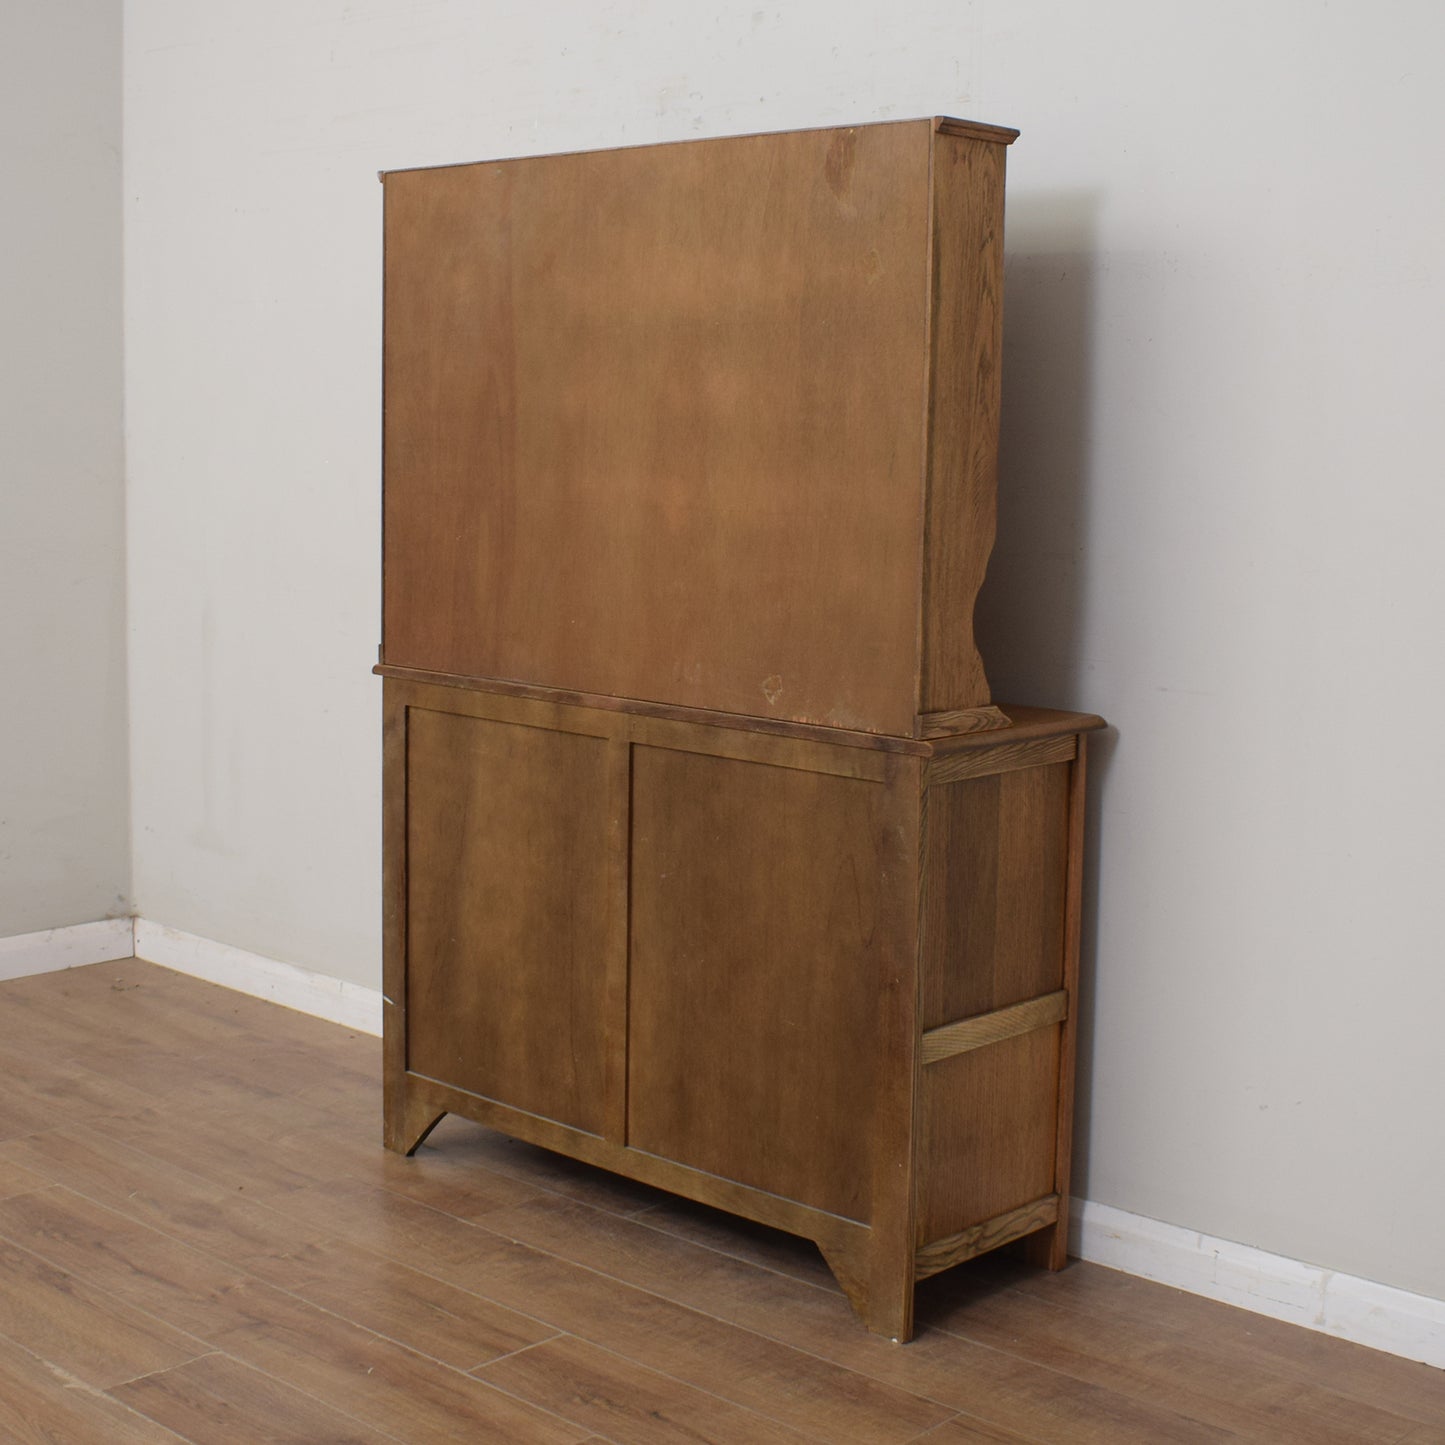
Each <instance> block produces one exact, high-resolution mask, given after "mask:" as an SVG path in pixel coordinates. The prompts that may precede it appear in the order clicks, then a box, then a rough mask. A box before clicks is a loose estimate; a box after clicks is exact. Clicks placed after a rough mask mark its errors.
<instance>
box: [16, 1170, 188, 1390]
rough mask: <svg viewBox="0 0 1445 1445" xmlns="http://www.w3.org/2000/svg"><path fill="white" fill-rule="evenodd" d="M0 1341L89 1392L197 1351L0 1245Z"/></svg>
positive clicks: (169, 1331)
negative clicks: (71, 1377)
mask: <svg viewBox="0 0 1445 1445" xmlns="http://www.w3.org/2000/svg"><path fill="white" fill-rule="evenodd" d="M21 1197H22V1198H25V1197H27V1196H23V1195H22V1196H21ZM0 1336H3V1337H4V1338H5V1339H7V1340H9V1341H10V1342H11V1343H13V1344H17V1345H20V1346H22V1347H23V1348H24V1349H27V1350H29V1351H30V1352H31V1353H32V1354H35V1355H38V1356H39V1357H40V1358H41V1359H43V1360H47V1361H49V1362H50V1363H51V1364H54V1365H56V1366H58V1367H59V1368H61V1369H62V1370H64V1371H66V1373H67V1374H71V1375H74V1376H75V1378H76V1379H78V1380H82V1381H84V1382H85V1383H86V1384H87V1385H93V1386H95V1387H96V1388H97V1389H105V1388H106V1387H107V1386H109V1385H117V1384H120V1383H121V1382H122V1381H124V1380H132V1379H134V1378H135V1377H136V1376H137V1375H146V1374H150V1373H151V1372H152V1371H153V1370H164V1369H168V1368H169V1367H170V1366H172V1365H179V1364H182V1363H184V1362H185V1361H186V1360H193V1359H195V1358H196V1356H197V1355H200V1354H203V1353H204V1347H203V1346H202V1345H201V1344H200V1343H199V1342H198V1341H197V1340H195V1339H193V1338H190V1337H188V1336H187V1335H185V1334H182V1333H181V1332H180V1331H179V1330H176V1329H173V1328H172V1327H171V1326H169V1325H166V1324H162V1323H161V1322H160V1321H158V1320H155V1319H152V1318H150V1317H149V1316H146V1315H143V1314H141V1313H140V1312H139V1311H138V1310H135V1309H132V1308H131V1307H130V1306H129V1305H126V1304H124V1303H123V1302H121V1301H119V1300H116V1299H114V1298H112V1297H111V1296H109V1295H107V1294H105V1293H103V1292H102V1291H100V1290H98V1289H96V1288H95V1287H94V1286H93V1285H91V1284H90V1283H89V1282H87V1281H86V1280H84V1279H79V1278H77V1277H76V1276H75V1275H72V1274H68V1273H67V1272H66V1271H64V1270H61V1269H57V1268H56V1267H55V1266H54V1265H52V1264H49V1263H47V1262H46V1261H44V1260H42V1259H39V1258H37V1257H36V1256H35V1255H33V1254H31V1253H30V1252H29V1251H28V1250H25V1249H21V1248H19V1247H18V1246H16V1245H14V1244H10V1243H7V1242H0Z"/></svg>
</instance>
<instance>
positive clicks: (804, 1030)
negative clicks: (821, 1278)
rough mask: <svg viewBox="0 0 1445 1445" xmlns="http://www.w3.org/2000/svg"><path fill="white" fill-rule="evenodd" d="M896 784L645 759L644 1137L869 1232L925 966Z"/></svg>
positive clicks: (641, 845) (636, 948)
mask: <svg viewBox="0 0 1445 1445" xmlns="http://www.w3.org/2000/svg"><path fill="white" fill-rule="evenodd" d="M897 806H898V804H897V797H896V792H895V790H893V789H891V788H890V787H889V786H888V785H887V784H884V783H875V782H868V781H864V780H861V779H855V778H846V777H840V776H837V775H832V774H827V773H816V772H808V771H801V770H798V769H795V768H786V767H774V766H760V765H758V764H755V763H746V762H741V761H737V760H734V759H730V758H716V757H704V756H700V755H697V754H690V753H683V752H674V751H671V750H668V749H663V748H647V747H638V748H635V749H634V750H633V824H632V828H633V832H632V846H633V868H632V897H633V906H632V925H631V931H632V965H631V989H630V996H631V1040H630V1088H629V1092H628V1109H629V1119H628V1143H629V1144H630V1145H632V1147H634V1148H637V1149H642V1150H646V1151H647V1152H649V1153H653V1154H661V1155H664V1156H666V1157H668V1158H673V1159H678V1160H680V1161H682V1162H683V1163H685V1164H689V1165H692V1166H693V1167H694V1168H698V1169H704V1170H707V1171H708V1172H709V1173H713V1174H720V1175H722V1176H724V1177H725V1178H728V1179H736V1180H739V1181H741V1182H742V1183H744V1184H752V1185H755V1186H757V1187H758V1188H762V1189H767V1190H769V1191H771V1192H774V1193H778V1194H783V1195H785V1196H787V1197H789V1198H792V1199H797V1200H800V1201H802V1202H803V1203H805V1204H808V1205H811V1206H813V1207H815V1208H818V1209H824V1210H828V1211H830V1212H831V1213H834V1214H840V1215H844V1216H846V1217H848V1218H850V1219H858V1220H868V1219H869V1218H870V1217H871V1214H872V1209H873V1198H872V1190H873V1175H874V1172H875V1171H874V1162H875V1160H876V1158H877V1155H878V1152H879V1151H880V1150H881V1149H883V1148H884V1147H885V1144H884V1130H885V1128H886V1124H885V1121H884V1119H883V1118H882V1117H881V1116H882V1113H883V1110H884V1109H885V1108H886V1107H887V1104H886V1101H887V1099H888V1098H889V1097H891V1095H892V1094H893V1093H894V1089H895V1083H896V1080H897V1078H898V1076H899V1073H900V1070H901V1069H903V1068H906V1062H905V1061H904V1060H902V1059H901V1058H900V1056H899V1055H900V1049H899V1041H898V1039H897V1038H896V1037H890V1033H889V1023H888V1018H889V1015H890V1009H889V1007H887V1006H885V1002H884V1001H885V1000H886V999H888V998H889V996H890V995H891V993H892V992H893V991H894V990H895V989H896V988H898V987H899V986H900V984H899V981H900V980H902V979H906V978H907V976H908V972H909V969H910V967H911V959H910V958H909V956H908V953H909V950H910V949H911V946H912V928H911V919H910V916H909V915H910V913H911V910H912V903H913V899H912V896H911V890H909V889H907V888H904V887H900V886H899V885H900V880H902V879H904V878H906V876H907V859H906V852H905V848H906V845H905V843H904V841H903V840H902V838H901V837H900V836H899V835H900V832H901V830H900V829H899V828H897V827H896V826H895V824H896V821H897V820H896V818H895V816H894V810H895V809H896V807H897Z"/></svg>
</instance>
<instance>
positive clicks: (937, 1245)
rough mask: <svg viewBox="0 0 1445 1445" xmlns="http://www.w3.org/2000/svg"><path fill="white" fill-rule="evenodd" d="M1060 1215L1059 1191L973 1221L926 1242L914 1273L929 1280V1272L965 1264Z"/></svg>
mask: <svg viewBox="0 0 1445 1445" xmlns="http://www.w3.org/2000/svg"><path fill="white" fill-rule="evenodd" d="M1058 1217H1059V1196H1058V1195H1057V1194H1049V1195H1046V1196H1045V1197H1044V1198H1042V1199H1035V1200H1032V1201H1030V1202H1029V1203H1028V1204H1021V1205H1019V1207H1018V1208H1017V1209H1011V1210H1009V1211H1008V1212H1007V1213H1006V1214H1000V1215H998V1216H997V1217H996V1218H994V1219H985V1220H982V1221H981V1222H980V1223H978V1224H971V1225H970V1226H969V1227H968V1228H967V1229H962V1230H960V1231H959V1232H958V1233H957V1234H950V1235H945V1236H944V1237H943V1238H941V1239H935V1240H933V1241H932V1243H930V1244H926V1245H924V1246H923V1247H922V1248H920V1249H918V1250H917V1251H915V1253H914V1256H913V1259H914V1266H913V1267H914V1273H915V1275H916V1276H917V1277H918V1278H919V1279H926V1278H927V1277H928V1276H929V1275H933V1274H937V1273H938V1272H939V1271H940V1270H944V1269H948V1268H949V1267H950V1266H952V1265H955V1264H962V1263H963V1261H964V1260H966V1259H973V1258H974V1257H975V1256H977V1255H980V1254H983V1253H984V1252H985V1251H987V1250H990V1249H997V1248H998V1247H999V1246H1000V1245H1001V1244H1008V1243H1009V1242H1010V1241H1012V1240H1015V1239H1018V1238H1020V1237H1021V1236H1023V1235H1026V1234H1032V1233H1033V1232H1034V1231H1035V1230H1037V1229H1042V1228H1043V1227H1044V1226H1045V1225H1048V1224H1053V1223H1054V1221H1055V1220H1057V1219H1058Z"/></svg>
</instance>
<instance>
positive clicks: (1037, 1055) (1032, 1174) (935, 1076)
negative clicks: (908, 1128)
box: [918, 1024, 1059, 1245]
mask: <svg viewBox="0 0 1445 1445" xmlns="http://www.w3.org/2000/svg"><path fill="white" fill-rule="evenodd" d="M1058 1082H1059V1025H1057V1024H1055V1025H1053V1026H1052V1027H1050V1028H1043V1029H1037V1030H1035V1031H1034V1032H1032V1033H1027V1034H1019V1035H1016V1036H1015V1037H1013V1038H1011V1039H1005V1040H1004V1041H1003V1042H1002V1043H996V1044H989V1045H988V1046H987V1047H986V1048H981V1049H974V1050H972V1051H971V1052H969V1053H966V1054H956V1055H954V1057H953V1058H950V1059H945V1060H943V1061H942V1062H941V1063H937V1064H930V1065H929V1066H928V1067H927V1068H926V1069H925V1070H924V1071H923V1085H922V1100H921V1105H922V1118H921V1127H922V1136H923V1148H922V1154H921V1159H920V1165H921V1171H920V1180H919V1210H918V1243H919V1244H920V1245H923V1244H928V1243H930V1242H931V1241H933V1240H936V1239H943V1238H945V1237H947V1236H948V1235H951V1234H957V1233H958V1232H959V1231H961V1230H964V1229H967V1228H968V1227H969V1226H970V1225H973V1224H978V1223H980V1222H981V1221H983V1220H986V1219H992V1218H994V1217H995V1216H996V1215H1000V1214H1004V1213H1006V1212H1007V1211H1009V1210H1012V1209H1017V1208H1018V1207H1019V1206H1020V1205H1023V1204H1027V1203H1029V1202H1031V1201H1033V1200H1036V1199H1038V1198H1040V1197H1041V1196H1043V1195H1046V1194H1050V1193H1052V1191H1053V1187H1054V1143H1055V1120H1056V1118H1057V1111H1058Z"/></svg>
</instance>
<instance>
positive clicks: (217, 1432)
mask: <svg viewBox="0 0 1445 1445" xmlns="http://www.w3.org/2000/svg"><path fill="white" fill-rule="evenodd" d="M109 1393H110V1394H111V1395H112V1396H113V1397H114V1398H115V1399H117V1400H119V1401H121V1402H122V1403H123V1404H125V1405H127V1406H129V1407H130V1408H131V1409H133V1410H135V1411H136V1412H137V1413H138V1414H140V1415H144V1416H145V1417H146V1418H147V1419H149V1420H154V1421H156V1422H157V1423H158V1424H161V1425H164V1426H166V1427H167V1428H169V1429H171V1430H173V1431H175V1433H176V1434H177V1435H180V1436H182V1437H183V1438H185V1439H186V1440H190V1441H194V1442H195V1445H242V1442H246V1441H257V1440H264V1441H266V1442H267V1445H316V1442H318V1441H326V1442H327V1445H388V1442H391V1445H395V1442H396V1441H397V1439H398V1438H399V1437H397V1436H395V1435H383V1434H382V1433H381V1432H380V1431H379V1430H373V1429H370V1428H369V1427H368V1426H366V1425H363V1424H362V1423H360V1422H359V1421H357V1420H352V1419H349V1418H348V1417H347V1416H345V1415H343V1414H342V1413H341V1412H340V1411H338V1410H332V1409H330V1408H329V1407H328V1406H326V1405H323V1404H321V1403H320V1402H319V1401H317V1400H313V1399H311V1398H310V1396H308V1395H303V1394H302V1393H301V1392H300V1391H299V1390H293V1389H291V1387H290V1386H289V1385H283V1384H281V1382H280V1381H279V1380H273V1379H271V1378H270V1377H269V1376H268V1375H263V1374H261V1373H259V1372H258V1371H256V1370H253V1369H251V1368H249V1367H248V1366H246V1365H243V1364H241V1363H240V1362H239V1361H236V1360H232V1359H228V1358H227V1357H226V1356H225V1355H220V1354H211V1355H203V1356H202V1357H201V1358H200V1359H198V1360H193V1361H191V1363H190V1364H186V1365H180V1366H177V1367H176V1368H175V1369H172V1370H163V1371H161V1372H159V1373H158V1374H154V1375H147V1376H146V1377H145V1378H144V1379H140V1380H132V1381H131V1382H130V1383H129V1384H126V1385H120V1386H118V1387H116V1388H115V1389H113V1390H111V1391H110V1392H109Z"/></svg>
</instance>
